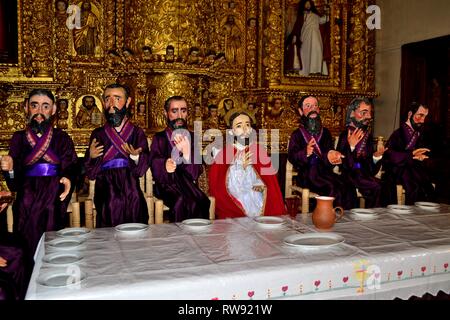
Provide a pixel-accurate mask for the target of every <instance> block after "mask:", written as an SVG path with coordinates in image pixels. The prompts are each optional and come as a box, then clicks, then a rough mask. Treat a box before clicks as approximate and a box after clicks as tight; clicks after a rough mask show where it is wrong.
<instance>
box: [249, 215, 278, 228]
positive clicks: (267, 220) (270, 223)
mask: <svg viewBox="0 0 450 320" xmlns="http://www.w3.org/2000/svg"><path fill="white" fill-rule="evenodd" d="M254 220H255V222H256V223H258V224H259V225H260V226H264V227H279V226H281V225H283V224H284V219H283V218H281V217H274V216H261V217H256V218H254Z"/></svg>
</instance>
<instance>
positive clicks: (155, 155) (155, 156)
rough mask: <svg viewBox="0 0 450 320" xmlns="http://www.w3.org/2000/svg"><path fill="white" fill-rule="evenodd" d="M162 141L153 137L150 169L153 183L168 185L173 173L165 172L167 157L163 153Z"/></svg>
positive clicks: (157, 137)
mask: <svg viewBox="0 0 450 320" xmlns="http://www.w3.org/2000/svg"><path fill="white" fill-rule="evenodd" d="M163 150H164V140H163V139H162V138H161V137H159V136H157V135H155V136H154V137H153V140H152V144H151V146H150V157H149V162H150V167H151V170H152V175H153V178H154V179H155V181H157V182H158V183H161V184H168V183H169V182H170V181H171V179H172V178H173V173H168V172H167V171H166V160H167V159H168V157H167V156H166V155H165V154H164V153H163Z"/></svg>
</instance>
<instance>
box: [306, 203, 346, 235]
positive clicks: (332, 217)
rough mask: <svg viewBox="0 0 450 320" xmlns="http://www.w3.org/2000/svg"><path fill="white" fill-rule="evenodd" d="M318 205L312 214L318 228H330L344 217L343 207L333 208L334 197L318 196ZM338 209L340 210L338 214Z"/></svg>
mask: <svg viewBox="0 0 450 320" xmlns="http://www.w3.org/2000/svg"><path fill="white" fill-rule="evenodd" d="M316 200H317V205H316V208H315V209H314V211H313V214H312V221H313V223H314V226H315V227H316V228H317V229H322V230H328V229H331V227H333V225H334V223H335V222H336V221H338V220H339V219H341V218H342V216H343V215H344V209H343V208H342V207H336V208H333V200H334V197H324V196H318V197H316ZM336 211H340V212H341V213H340V214H339V216H336Z"/></svg>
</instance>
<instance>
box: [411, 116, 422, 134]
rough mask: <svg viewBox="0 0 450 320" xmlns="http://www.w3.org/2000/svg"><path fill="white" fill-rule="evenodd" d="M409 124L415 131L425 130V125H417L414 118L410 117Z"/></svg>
mask: <svg viewBox="0 0 450 320" xmlns="http://www.w3.org/2000/svg"><path fill="white" fill-rule="evenodd" d="M409 122H410V123H411V127H412V128H413V129H414V131H421V130H422V128H423V123H417V122H415V121H414V118H413V116H411V117H409Z"/></svg>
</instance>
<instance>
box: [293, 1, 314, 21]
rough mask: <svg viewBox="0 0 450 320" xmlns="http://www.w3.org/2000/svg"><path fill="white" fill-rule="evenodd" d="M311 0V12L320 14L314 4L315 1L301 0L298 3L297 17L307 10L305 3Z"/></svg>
mask: <svg viewBox="0 0 450 320" xmlns="http://www.w3.org/2000/svg"><path fill="white" fill-rule="evenodd" d="M308 1H309V4H310V5H311V12H313V13H315V14H317V15H319V11H317V8H316V5H315V4H314V2H313V1H312V0H301V1H300V3H299V5H298V12H297V17H298V16H299V15H300V14H301V15H303V14H304V12H305V5H306V2H308Z"/></svg>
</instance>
